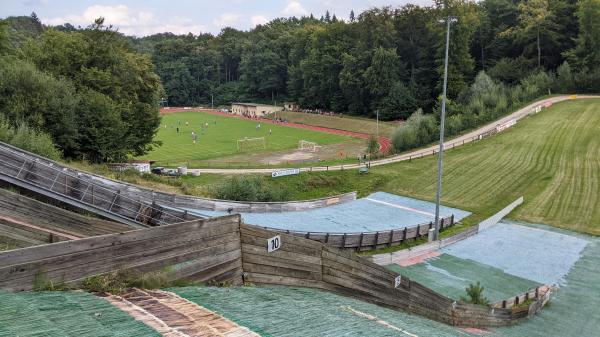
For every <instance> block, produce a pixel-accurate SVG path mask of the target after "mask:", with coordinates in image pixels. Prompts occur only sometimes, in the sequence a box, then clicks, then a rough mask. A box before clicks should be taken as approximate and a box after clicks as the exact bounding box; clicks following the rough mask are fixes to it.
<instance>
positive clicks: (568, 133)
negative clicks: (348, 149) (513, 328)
mask: <svg viewBox="0 0 600 337" xmlns="http://www.w3.org/2000/svg"><path fill="white" fill-rule="evenodd" d="M599 134H600V99H594V100H576V101H566V102H562V103H559V104H555V105H554V106H553V107H551V108H549V109H545V110H544V111H543V112H542V113H540V114H537V115H535V116H532V117H529V118H527V119H524V120H522V121H519V123H518V124H517V125H516V126H515V127H513V128H511V129H508V130H506V131H504V132H502V133H501V134H498V135H496V136H493V137H491V138H488V139H485V140H483V141H480V142H475V143H471V144H467V145H465V146H462V147H458V148H456V149H451V150H448V151H447V152H446V155H445V161H444V185H443V194H442V195H443V202H444V203H445V204H447V205H449V206H453V207H457V208H462V209H466V210H469V211H472V212H473V213H475V214H476V215H475V216H474V218H472V219H471V220H470V221H477V220H479V219H483V218H485V217H487V216H489V215H491V214H493V213H495V212H496V211H498V210H500V209H501V208H503V207H504V206H506V205H507V204H509V203H510V202H512V201H514V200H515V199H516V198H518V197H520V196H521V195H523V196H524V197H525V204H524V205H523V206H521V207H520V208H518V209H517V210H516V211H515V212H513V213H512V214H511V215H510V217H512V218H515V219H518V220H524V221H529V222H534V223H544V224H549V225H553V226H557V227H562V228H566V229H571V230H576V231H580V232H585V233H590V234H595V235H600V207H598V205H599V204H600V136H598V135H599ZM436 160H437V157H426V158H422V159H418V160H413V161H412V162H401V163H396V164H391V165H386V166H381V167H374V168H372V170H371V172H370V173H369V174H367V175H359V174H358V172H357V171H356V170H350V171H342V172H320V173H310V174H309V173H304V174H301V175H299V176H291V177H284V178H278V179H270V178H266V179H265V182H266V183H267V184H269V185H272V187H273V188H285V189H288V190H289V191H290V193H289V195H290V199H309V198H316V197H322V196H326V195H332V194H337V193H343V192H349V191H358V192H359V195H360V196H364V195H366V194H368V193H371V192H373V191H385V192H391V193H396V194H402V195H407V196H412V197H415V198H419V199H425V200H433V198H434V196H435V179H436ZM223 179H226V178H225V177H224V176H221V175H208V174H206V175H202V177H186V178H185V179H184V180H183V183H184V184H185V185H187V186H194V185H201V186H202V187H203V188H204V190H207V188H208V187H209V186H210V185H214V184H216V183H219V182H222V181H223Z"/></svg>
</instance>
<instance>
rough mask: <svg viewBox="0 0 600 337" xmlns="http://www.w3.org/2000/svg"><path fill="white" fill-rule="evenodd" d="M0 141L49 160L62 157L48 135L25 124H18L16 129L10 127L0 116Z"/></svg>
mask: <svg viewBox="0 0 600 337" xmlns="http://www.w3.org/2000/svg"><path fill="white" fill-rule="evenodd" d="M0 141H2V142H5V143H8V144H11V145H13V146H16V147H18V148H20V149H23V150H25V151H29V152H33V153H35V154H38V155H40V156H43V157H46V158H49V159H53V160H58V159H60V158H61V157H62V153H61V152H60V150H58V148H57V147H56V145H55V144H54V142H53V141H52V137H50V135H48V134H47V133H44V132H42V131H37V130H35V129H33V128H31V127H29V126H27V125H26V124H25V123H20V124H19V125H18V126H17V127H16V128H15V127H12V126H11V125H10V124H9V123H8V122H7V121H6V119H4V118H3V117H2V115H0Z"/></svg>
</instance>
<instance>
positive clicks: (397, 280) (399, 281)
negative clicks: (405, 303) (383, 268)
mask: <svg viewBox="0 0 600 337" xmlns="http://www.w3.org/2000/svg"><path fill="white" fill-rule="evenodd" d="M401 284H402V275H398V276H396V278H395V279H394V288H398V287H399V286H400V285H401Z"/></svg>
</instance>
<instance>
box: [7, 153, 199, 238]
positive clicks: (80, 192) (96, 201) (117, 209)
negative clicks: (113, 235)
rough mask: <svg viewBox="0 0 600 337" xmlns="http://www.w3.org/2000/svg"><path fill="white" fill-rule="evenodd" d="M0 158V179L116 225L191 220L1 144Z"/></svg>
mask: <svg viewBox="0 0 600 337" xmlns="http://www.w3.org/2000/svg"><path fill="white" fill-rule="evenodd" d="M0 156H4V157H5V158H3V159H2V160H1V161H0V179H2V180H5V181H7V182H9V183H11V184H14V185H17V186H20V187H22V188H25V189H28V190H32V191H33V192H36V193H40V194H42V195H45V196H48V197H51V198H54V199H57V200H59V201H62V202H65V203H68V204H71V205H73V206H75V207H79V208H82V209H85V210H87V211H90V212H93V213H96V214H99V215H102V216H105V217H107V218H110V219H112V220H116V221H118V222H122V223H126V224H129V225H132V226H134V227H148V226H156V225H164V224H170V223H177V222H184V221H187V220H189V219H186V218H187V217H191V215H188V213H187V212H186V211H183V210H174V209H166V208H164V207H162V206H158V205H156V204H154V203H147V202H143V201H141V200H136V199H133V198H131V197H128V196H125V195H122V194H121V192H120V191H119V190H116V191H115V190H114V189H110V188H107V187H105V186H102V185H100V184H97V183H94V182H93V181H91V180H90V179H83V178H82V176H81V175H80V174H79V173H77V174H73V173H70V172H68V169H67V168H66V167H60V166H55V165H54V163H52V162H50V163H47V162H44V161H43V160H40V159H39V158H36V157H34V158H33V159H32V158H29V157H28V156H26V155H24V154H23V153H21V152H19V151H16V150H13V149H11V148H10V147H8V146H4V145H2V144H0ZM69 181H71V184H69Z"/></svg>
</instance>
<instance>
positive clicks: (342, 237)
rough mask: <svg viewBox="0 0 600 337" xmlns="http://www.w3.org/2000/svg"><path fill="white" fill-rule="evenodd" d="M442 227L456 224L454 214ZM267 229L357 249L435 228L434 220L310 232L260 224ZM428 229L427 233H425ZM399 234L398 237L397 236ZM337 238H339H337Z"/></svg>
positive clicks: (390, 243) (420, 234) (445, 227)
mask: <svg viewBox="0 0 600 337" xmlns="http://www.w3.org/2000/svg"><path fill="white" fill-rule="evenodd" d="M440 222H441V229H442V230H444V229H447V228H448V227H451V226H453V225H454V215H450V216H448V217H445V218H442V219H441V220H440ZM259 227H261V228H264V229H266V230H271V231H275V232H279V233H285V234H290V235H294V236H301V237H304V238H307V239H311V240H316V241H319V242H322V243H325V244H328V245H330V246H333V247H338V248H352V249H356V250H361V249H372V248H373V247H375V246H381V245H393V244H397V243H400V242H402V241H405V240H408V239H415V238H419V237H422V236H427V235H428V231H429V229H431V228H433V222H425V223H421V224H418V225H414V226H410V227H401V228H397V229H390V230H383V231H374V232H350V233H348V232H346V233H342V232H338V233H336V232H317V231H315V232H308V231H298V230H291V229H281V228H273V227H265V226H259ZM423 231H426V233H423ZM396 236H398V238H396ZM336 238H337V239H338V240H336Z"/></svg>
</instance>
